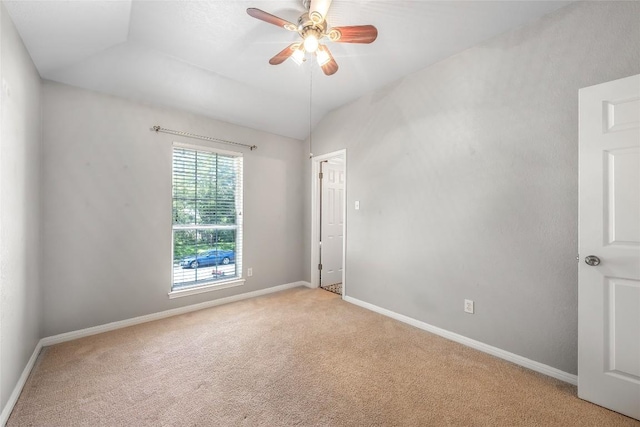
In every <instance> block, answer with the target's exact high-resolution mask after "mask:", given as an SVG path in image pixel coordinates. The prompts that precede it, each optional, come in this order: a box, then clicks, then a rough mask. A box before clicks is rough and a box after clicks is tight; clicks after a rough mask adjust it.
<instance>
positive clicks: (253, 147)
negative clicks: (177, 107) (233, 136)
mask: <svg viewBox="0 0 640 427" xmlns="http://www.w3.org/2000/svg"><path fill="white" fill-rule="evenodd" d="M151 130H152V131H155V132H156V133H158V132H162V133H169V134H171V135H179V136H186V137H187V138H195V139H203V140H205V141H212V142H219V143H221V144H231V145H239V146H242V147H248V148H249V149H250V150H251V151H253V150H257V149H258V146H257V145H249V144H241V143H239V142H233V141H227V140H224V139H219V138H213V137H211V136H203V135H196V134H194V133H189V132H182V131H179V130H172V129H165V128H163V127H160V126H153V127H152V128H151Z"/></svg>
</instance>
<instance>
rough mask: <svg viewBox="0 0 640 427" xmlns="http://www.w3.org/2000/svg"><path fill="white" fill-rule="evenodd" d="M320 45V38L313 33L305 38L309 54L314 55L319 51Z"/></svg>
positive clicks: (305, 46)
mask: <svg viewBox="0 0 640 427" xmlns="http://www.w3.org/2000/svg"><path fill="white" fill-rule="evenodd" d="M319 44H320V43H319V42H318V37H317V36H316V35H315V34H314V33H313V32H309V33H307V35H306V36H305V38H304V50H306V51H307V52H309V53H313V52H315V51H316V50H318V45H319Z"/></svg>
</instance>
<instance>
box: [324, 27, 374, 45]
mask: <svg viewBox="0 0 640 427" xmlns="http://www.w3.org/2000/svg"><path fill="white" fill-rule="evenodd" d="M377 37H378V29H377V28H376V27H374V26H373V25H353V26H350V27H334V28H332V29H331V31H329V38H330V39H331V41H334V42H337V43H372V42H373V41H374V40H375V39H376V38H377Z"/></svg>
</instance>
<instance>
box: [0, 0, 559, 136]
mask: <svg viewBox="0 0 640 427" xmlns="http://www.w3.org/2000/svg"><path fill="white" fill-rule="evenodd" d="M568 3H569V1H524V0H518V1H479V0H476V1H389V0H387V1H381V0H377V1H366V0H334V1H333V3H332V5H331V8H330V10H329V13H328V16H327V21H328V22H329V23H330V24H331V25H333V26H342V25H362V24H373V25H375V26H376V27H377V28H378V32H379V35H378V39H377V40H376V41H375V42H374V43H373V44H370V45H360V44H337V43H328V45H329V47H330V49H331V51H332V53H333V55H334V57H335V58H336V61H337V62H338V65H339V66H340V69H339V70H338V72H337V73H336V74H335V75H333V76H330V77H327V76H325V75H323V74H322V72H321V70H320V69H319V67H318V66H317V65H316V64H315V61H307V62H306V63H305V64H303V65H302V66H297V65H296V64H295V63H294V62H293V61H291V60H288V61H286V62H285V63H284V64H282V65H277V66H273V65H269V63H268V61H269V59H270V58H271V57H272V56H274V55H275V54H276V53H278V52H279V51H280V50H282V49H283V48H284V47H285V46H287V45H288V44H290V43H291V42H293V41H294V40H296V39H297V37H298V35H297V34H296V33H291V32H288V31H286V30H284V29H281V28H278V27H276V26H274V25H270V24H267V23H265V22H262V21H259V20H256V19H254V18H251V17H250V16H249V15H247V13H246V9H247V8H248V7H257V8H260V9H262V10H264V11H267V12H269V13H272V14H274V15H277V16H279V17H281V18H284V19H286V20H289V21H292V22H297V18H298V16H299V15H300V14H301V13H302V12H303V7H302V2H301V1H300V0H282V1H265V0H252V1H236V0H213V1H212V0H210V1H185V0H173V1H145V0H119V1H114V0H110V1H102V0H82V1H81V0H76V1H68V0H65V1H61V0H47V1H31V0H22V1H6V0H5V1H4V4H5V5H6V7H7V10H8V11H9V14H10V15H11V18H12V20H13V21H14V23H15V25H16V27H17V29H18V31H19V33H20V35H21V36H22V39H23V40H24V43H25V45H26V46H27V49H28V50H29V52H30V54H31V57H32V58H33V61H34V63H35V64H36V67H37V68H38V70H39V72H40V75H41V76H42V77H43V78H45V79H50V80H54V81H58V82H62V83H66V84H69V85H73V86H79V87H82V88H87V89H91V90H97V91H100V92H106V93H110V94H114V95H117V96H121V97H126V98H131V99H136V100H141V101H147V102H152V103H156V104H161V105H165V106H170V107H176V108H180V109H183V110H187V111H192V112H195V113H199V114H203V115H207V116H210V117H214V118H216V119H220V120H224V121H228V122H231V123H236V124H240V125H243V126H247V127H251V128H255V129H260V130H264V131H267V132H272V133H275V134H279V135H285V136H289V137H293V138H297V139H304V138H306V137H307V135H308V134H309V96H310V86H311V79H312V80H313V83H312V86H313V87H312V90H313V92H312V104H313V122H314V123H317V122H318V121H319V120H320V119H321V117H322V116H323V115H324V114H326V113H327V112H329V111H331V110H333V109H335V108H337V107H339V106H341V105H344V104H346V103H348V102H351V101H353V100H355V99H357V98H358V97H360V96H362V95H363V94H365V93H367V92H370V91H373V90H375V89H377V88H380V87H383V86H385V85H387V84H389V83H391V82H393V81H395V80H398V79H400V78H402V77H403V76H405V75H407V74H410V73H412V72H414V71H417V70H419V69H421V68H424V67H426V66H428V65H430V64H433V63H435V62H437V61H439V60H442V59H444V58H446V57H449V56H451V55H454V54H456V53H458V52H460V51H462V50H464V49H466V48H469V47H471V46H473V45H475V44H478V43H480V42H482V41H484V40H487V39H489V38H491V37H493V36H495V35H498V34H500V33H503V32H505V31H507V30H509V29H511V28H515V27H518V26H521V25H524V24H526V23H528V22H532V21H534V20H536V19H539V18H540V17H541V16H542V15H544V14H547V13H550V12H552V11H554V10H556V9H558V8H560V7H562V6H564V5H566V4H568ZM310 77H311V78H310Z"/></svg>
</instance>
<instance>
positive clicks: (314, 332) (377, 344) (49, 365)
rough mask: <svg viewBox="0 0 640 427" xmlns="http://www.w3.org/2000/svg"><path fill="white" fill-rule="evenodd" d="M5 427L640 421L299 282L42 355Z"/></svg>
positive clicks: (592, 423) (551, 381)
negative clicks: (287, 288)
mask: <svg viewBox="0 0 640 427" xmlns="http://www.w3.org/2000/svg"><path fill="white" fill-rule="evenodd" d="M8 425H9V426H281V425H286V426H324V425H333V426H523V425H526V426H598V427H601V426H640V423H639V422H637V421H634V420H632V419H630V418H627V417H624V416H622V415H619V414H616V413H614V412H611V411H608V410H606V409H603V408H601V407H598V406H596V405H592V404H590V403H587V402H584V401H582V400H580V399H578V398H577V397H576V389H575V387H573V386H571V385H568V384H565V383H563V382H560V381H557V380H554V379H551V378H548V377H545V376H543V375H540V374H537V373H534V372H532V371H529V370H527V369H523V368H520V367H518V366H515V365H513V364H511V363H508V362H505V361H503V360H500V359H497V358H494V357H492V356H489V355H487V354H484V353H481V352H478V351H476V350H473V349H470V348H467V347H464V346H462V345H460V344H456V343H453V342H451V341H447V340H445V339H443V338H440V337H438V336H435V335H431V334H429V333H426V332H424V331H421V330H418V329H416V328H413V327H411V326H408V325H405V324H402V323H400V322H397V321H394V320H391V319H388V318H386V317H383V316H381V315H378V314H376V313H373V312H370V311H367V310H364V309H362V308H359V307H357V306H354V305H351V304H349V303H345V302H343V301H342V300H341V299H340V297H338V296H337V295H334V294H331V293H329V292H326V291H323V290H319V289H316V290H311V289H306V288H296V289H292V290H289V291H285V292H281V293H278V294H273V295H269V296H264V297H260V298H256V299H252V300H246V301H241V302H238V303H234V304H228V305H225V306H220V307H215V308H211V309H207V310H202V311H199V312H195V313H190V314H185V315H182V316H178V317H173V318H170V319H164V320H160V321H156V322H152V323H146V324H143V325H138V326H134V327H130V328H126V329H121V330H118V331H113V332H108V333H104V334H101V335H96V336H92V337H88V338H83V339H79V340H76V341H72V342H68V343H64V344H60V345H56V346H52V347H49V348H46V349H44V350H43V352H42V354H41V355H40V358H39V359H38V363H37V366H36V367H35V369H34V371H33V372H32V374H31V377H30V378H29V380H28V382H27V384H26V386H25V388H24V391H23V392H22V395H21V396H20V399H19V401H18V403H17V405H16V407H15V409H14V411H13V414H12V415H11V418H10V419H9V423H8Z"/></svg>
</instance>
